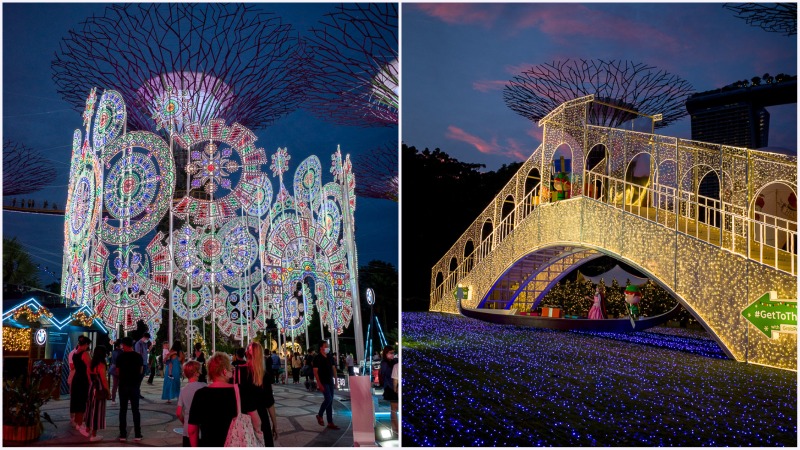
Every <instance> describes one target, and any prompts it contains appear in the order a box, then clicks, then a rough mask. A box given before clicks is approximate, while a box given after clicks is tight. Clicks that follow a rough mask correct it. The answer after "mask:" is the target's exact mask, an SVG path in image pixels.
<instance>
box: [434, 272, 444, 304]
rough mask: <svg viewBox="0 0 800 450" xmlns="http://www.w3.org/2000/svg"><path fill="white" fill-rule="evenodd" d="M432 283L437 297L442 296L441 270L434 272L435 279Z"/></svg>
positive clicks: (442, 278) (442, 280)
mask: <svg viewBox="0 0 800 450" xmlns="http://www.w3.org/2000/svg"><path fill="white" fill-rule="evenodd" d="M434 284H435V285H436V295H437V296H438V297H437V298H440V299H441V298H444V286H443V284H444V275H443V274H442V272H436V281H434Z"/></svg>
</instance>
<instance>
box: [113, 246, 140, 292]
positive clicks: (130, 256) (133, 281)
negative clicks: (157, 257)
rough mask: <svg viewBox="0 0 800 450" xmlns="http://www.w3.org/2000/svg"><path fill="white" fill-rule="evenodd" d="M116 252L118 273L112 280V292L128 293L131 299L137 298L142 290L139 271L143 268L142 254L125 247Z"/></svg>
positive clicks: (115, 264) (115, 265)
mask: <svg viewBox="0 0 800 450" xmlns="http://www.w3.org/2000/svg"><path fill="white" fill-rule="evenodd" d="M134 248H135V247H134ZM116 253H117V257H116V258H114V268H115V269H117V273H116V275H115V276H114V277H113V279H112V280H111V286H110V287H111V292H112V293H113V294H114V295H118V296H119V295H127V296H128V297H130V298H131V299H136V298H137V297H138V296H139V294H140V292H141V284H140V282H139V277H140V275H139V272H140V271H141V269H142V264H141V263H142V255H141V254H139V253H137V252H130V251H124V250H123V249H120V250H117V251H116Z"/></svg>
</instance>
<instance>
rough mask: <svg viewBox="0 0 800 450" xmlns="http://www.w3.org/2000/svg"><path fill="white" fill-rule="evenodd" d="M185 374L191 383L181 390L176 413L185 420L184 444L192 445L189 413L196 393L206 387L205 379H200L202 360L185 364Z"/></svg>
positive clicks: (179, 418) (180, 418)
mask: <svg viewBox="0 0 800 450" xmlns="http://www.w3.org/2000/svg"><path fill="white" fill-rule="evenodd" d="M183 375H184V376H185V377H186V379H187V380H189V383H188V384H187V385H186V387H184V388H183V389H182V390H181V394H180V395H179V396H178V410H177V411H176V413H175V414H176V415H177V416H178V420H180V421H181V422H183V446H184V447H191V443H190V442H189V414H190V413H191V411H192V400H193V399H194V394H195V393H196V392H197V391H198V390H200V389H202V388H204V387H206V382H205V381H200V380H199V379H198V378H199V376H200V362H199V361H196V360H192V361H189V362H187V363H186V364H184V365H183Z"/></svg>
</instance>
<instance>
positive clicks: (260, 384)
mask: <svg viewBox="0 0 800 450" xmlns="http://www.w3.org/2000/svg"><path fill="white" fill-rule="evenodd" d="M245 355H246V357H247V364H246V365H244V366H239V367H237V372H236V373H234V383H237V384H239V386H241V389H242V393H243V394H242V395H245V396H247V397H250V398H251V399H253V400H254V402H255V406H256V411H258V416H259V418H260V419H261V431H262V432H263V433H264V446H265V447H274V446H275V443H274V439H278V423H277V421H276V418H275V397H274V396H273V395H272V377H271V375H270V374H269V373H268V372H267V370H266V369H265V367H264V348H263V347H261V344H259V343H258V342H251V343H250V345H249V346H247V350H246V352H245ZM270 424H272V426H270Z"/></svg>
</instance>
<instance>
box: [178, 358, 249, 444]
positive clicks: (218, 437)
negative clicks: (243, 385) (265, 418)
mask: <svg viewBox="0 0 800 450" xmlns="http://www.w3.org/2000/svg"><path fill="white" fill-rule="evenodd" d="M232 376H233V366H232V365H231V360H230V358H229V357H228V355H226V354H225V353H220V352H217V353H214V354H213V355H212V356H211V358H210V359H209V360H208V377H209V379H210V380H211V383H209V385H208V386H206V387H204V388H201V389H199V390H198V391H197V392H195V394H194V398H193V399H192V405H191V409H190V411H189V442H190V443H191V445H192V447H198V446H199V447H223V446H224V445H225V439H226V438H227V437H228V429H229V428H230V426H231V422H232V421H233V419H234V418H235V417H236V393H235V392H234V390H233V385H232V384H231V383H228V379H229V378H231V377H232ZM239 405H240V407H241V410H242V413H243V414H248V415H249V416H250V420H251V421H252V422H253V429H254V430H255V431H256V433H257V434H260V433H261V419H260V418H259V416H258V412H256V407H255V402H254V401H253V398H251V397H249V396H247V395H241V393H240V395H239Z"/></svg>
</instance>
